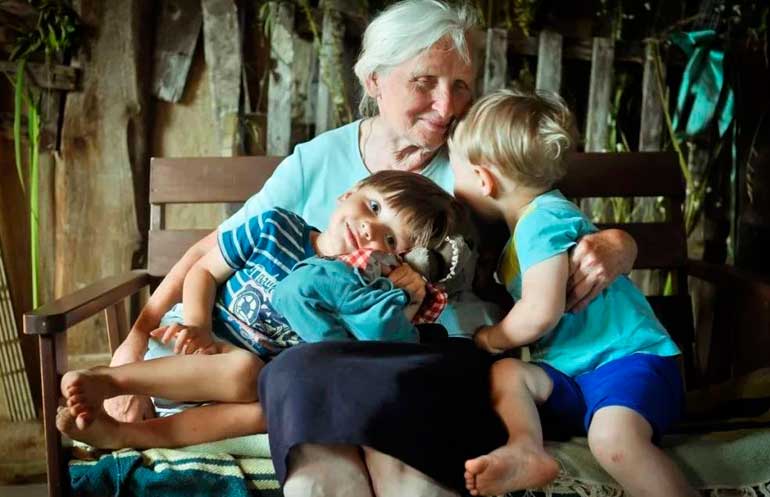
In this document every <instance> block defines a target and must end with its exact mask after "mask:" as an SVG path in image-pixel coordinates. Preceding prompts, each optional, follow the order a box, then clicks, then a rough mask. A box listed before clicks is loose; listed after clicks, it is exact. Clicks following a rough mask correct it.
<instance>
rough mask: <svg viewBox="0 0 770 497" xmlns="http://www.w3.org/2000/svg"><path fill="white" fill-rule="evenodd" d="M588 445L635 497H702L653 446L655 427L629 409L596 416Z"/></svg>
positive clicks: (605, 411)
mask: <svg viewBox="0 0 770 497" xmlns="http://www.w3.org/2000/svg"><path fill="white" fill-rule="evenodd" d="M588 445H589V447H590V448H591V452H592V453H593V455H594V457H596V460H597V461H598V462H599V464H601V466H602V468H604V469H605V471H607V473H609V474H610V475H611V476H612V477H613V478H615V480H617V482H618V483H619V484H620V485H622V486H623V488H624V489H625V490H626V492H628V493H629V495H631V496H632V497H641V496H659V495H667V496H671V497H695V496H697V495H699V494H698V493H697V492H696V491H695V490H694V489H693V488H692V487H691V486H690V484H689V482H688V481H687V479H686V478H685V477H684V474H682V471H681V470H680V469H679V468H678V467H677V466H676V464H675V463H674V461H672V460H671V459H670V458H669V457H668V455H666V453H665V452H663V451H662V450H661V449H660V448H658V447H656V446H655V444H653V443H652V427H651V426H650V424H649V423H648V422H647V420H645V419H644V418H643V417H642V416H641V415H640V414H639V413H637V412H636V411H633V410H631V409H629V408H627V407H622V406H610V407H603V408H601V409H599V410H598V411H597V412H596V414H594V417H593V420H592V421H591V427H590V428H589V430H588Z"/></svg>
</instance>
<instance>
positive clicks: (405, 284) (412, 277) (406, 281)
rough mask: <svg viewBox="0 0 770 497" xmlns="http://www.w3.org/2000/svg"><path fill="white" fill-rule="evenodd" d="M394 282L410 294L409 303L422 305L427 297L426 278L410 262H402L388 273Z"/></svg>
mask: <svg viewBox="0 0 770 497" xmlns="http://www.w3.org/2000/svg"><path fill="white" fill-rule="evenodd" d="M388 279H390V281H392V282H393V284H394V285H395V286H397V287H399V288H401V289H403V290H406V293H408V294H409V305H416V306H417V307H419V306H420V305H422V301H423V300H424V299H425V278H423V276H422V275H421V274H420V273H418V272H417V271H415V270H414V269H412V266H410V265H409V264H401V265H400V266H398V267H397V268H396V269H394V270H393V271H391V272H390V274H388Z"/></svg>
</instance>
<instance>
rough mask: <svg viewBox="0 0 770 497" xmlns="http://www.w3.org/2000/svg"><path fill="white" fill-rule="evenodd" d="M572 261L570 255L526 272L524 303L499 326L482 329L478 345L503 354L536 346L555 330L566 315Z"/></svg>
mask: <svg viewBox="0 0 770 497" xmlns="http://www.w3.org/2000/svg"><path fill="white" fill-rule="evenodd" d="M568 276H569V260H568V257H567V254H566V253H562V254H559V255H556V256H554V257H550V258H548V259H546V260H544V261H542V262H539V263H537V264H534V265H533V266H531V267H530V268H529V269H527V270H526V271H525V272H524V275H523V280H522V291H521V299H519V300H518V301H517V302H516V305H514V306H513V308H512V309H511V311H510V312H509V313H508V314H507V315H506V316H505V317H504V318H503V320H502V321H500V322H499V323H497V324H494V325H492V326H486V327H483V328H481V329H480V330H479V331H478V332H477V333H476V336H475V337H474V340H475V341H476V343H477V344H478V345H479V346H480V347H481V348H483V349H485V350H487V351H489V352H495V353H496V352H502V351H504V350H508V349H512V348H514V347H521V346H522V345H527V344H529V343H532V342H534V341H535V340H537V339H538V338H540V337H541V336H543V335H545V334H546V333H548V332H549V331H550V330H551V329H553V328H554V326H556V325H557V324H558V322H559V320H560V319H561V317H562V315H563V314H564V306H565V300H566V292H565V289H566V288H567V278H568Z"/></svg>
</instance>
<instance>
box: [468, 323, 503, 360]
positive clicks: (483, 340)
mask: <svg viewBox="0 0 770 497" xmlns="http://www.w3.org/2000/svg"><path fill="white" fill-rule="evenodd" d="M493 333H495V326H494V325H493V326H482V327H481V328H479V329H478V330H476V333H475V334H474V335H473V342H474V343H475V344H476V347H478V348H480V349H481V350H486V351H487V352H489V353H490V354H500V353H502V352H505V349H499V348H497V347H493V346H492V345H491V344H490V343H489V339H490V337H491V336H492V334H493Z"/></svg>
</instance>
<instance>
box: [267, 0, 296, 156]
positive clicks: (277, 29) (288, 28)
mask: <svg viewBox="0 0 770 497" xmlns="http://www.w3.org/2000/svg"><path fill="white" fill-rule="evenodd" d="M269 8H270V11H271V14H270V15H271V16H272V18H273V30H272V32H271V34H270V60H271V61H272V62H273V64H274V67H273V70H272V71H270V83H269V87H268V91H267V154H268V155H288V154H289V152H290V150H289V147H290V138H291V108H292V106H291V101H292V93H293V92H292V81H293V77H292V64H293V62H294V43H293V41H292V33H293V31H294V5H293V4H290V3H286V2H271V3H270V6H269Z"/></svg>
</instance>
